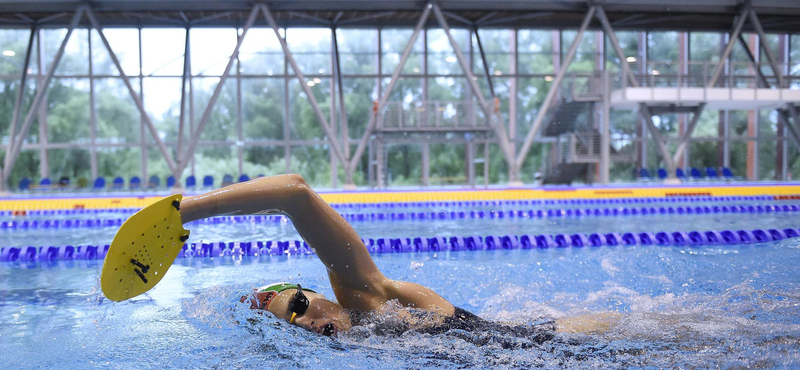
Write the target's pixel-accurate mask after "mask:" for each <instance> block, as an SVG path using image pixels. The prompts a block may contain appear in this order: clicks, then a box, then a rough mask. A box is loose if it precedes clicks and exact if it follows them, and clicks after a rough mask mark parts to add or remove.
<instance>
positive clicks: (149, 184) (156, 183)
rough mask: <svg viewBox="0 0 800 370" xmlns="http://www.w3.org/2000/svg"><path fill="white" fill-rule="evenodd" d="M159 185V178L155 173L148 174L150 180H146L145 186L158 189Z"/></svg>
mask: <svg viewBox="0 0 800 370" xmlns="http://www.w3.org/2000/svg"><path fill="white" fill-rule="evenodd" d="M159 186H161V179H160V178H158V176H156V175H153V176H150V180H149V181H147V188H148V189H158V187H159Z"/></svg>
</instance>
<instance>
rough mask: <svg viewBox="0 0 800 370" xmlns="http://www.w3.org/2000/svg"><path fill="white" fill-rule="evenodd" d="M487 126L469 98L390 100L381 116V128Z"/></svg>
mask: <svg viewBox="0 0 800 370" xmlns="http://www.w3.org/2000/svg"><path fill="white" fill-rule="evenodd" d="M470 129H474V130H487V129H489V125H488V124H487V122H486V119H485V118H484V116H483V114H482V112H481V111H480V108H478V107H477V106H476V105H475V104H474V103H472V102H470V101H459V102H442V101H424V102H415V103H410V104H407V103H403V102H389V103H387V104H386V107H385V108H384V109H383V111H382V112H381V116H380V119H379V120H378V130H379V131H449V130H470Z"/></svg>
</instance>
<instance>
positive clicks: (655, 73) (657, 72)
mask: <svg viewBox="0 0 800 370" xmlns="http://www.w3.org/2000/svg"><path fill="white" fill-rule="evenodd" d="M650 74H651V75H653V76H658V75H660V74H661V72H659V71H658V70H657V69H654V70H653V71H652V72H650Z"/></svg>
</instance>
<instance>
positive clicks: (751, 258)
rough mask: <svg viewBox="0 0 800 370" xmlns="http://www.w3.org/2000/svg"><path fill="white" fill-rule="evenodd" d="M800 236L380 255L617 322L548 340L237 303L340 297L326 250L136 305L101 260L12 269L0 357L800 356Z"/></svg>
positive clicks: (443, 280) (694, 359) (30, 361)
mask: <svg viewBox="0 0 800 370" xmlns="http://www.w3.org/2000/svg"><path fill="white" fill-rule="evenodd" d="M799 246H800V240H797V239H793V240H786V241H782V242H776V243H768V244H760V245H750V246H734V247H699V248H692V247H685V248H681V247H656V246H649V247H646V246H637V247H599V248H588V247H587V248H564V249H549V250H513V251H506V250H500V251H485V252H452V253H424V254H389V255H386V254H384V255H377V256H375V261H376V264H377V265H378V266H379V267H380V268H381V270H383V271H384V272H385V274H386V275H387V276H389V277H391V278H395V279H399V280H409V281H414V282H418V283H420V284H423V285H426V286H430V287H431V288H433V289H434V290H436V291H437V292H439V293H440V294H441V295H443V296H444V297H445V298H447V299H448V300H450V301H451V302H453V303H454V304H455V305H457V306H460V307H463V308H465V309H467V310H469V311H472V312H474V313H476V314H479V315H480V316H481V317H483V318H485V319H489V320H494V321H498V322H504V323H509V324H529V323H532V322H535V321H536V320H541V318H542V317H546V318H555V319H558V320H574V318H576V317H579V318H580V317H587V316H588V317H590V318H591V319H593V320H596V319H597V318H598V317H600V318H602V319H603V320H606V321H609V322H611V323H612V324H613V325H606V326H607V327H608V330H606V331H602V332H598V333H589V334H579V333H576V334H570V333H557V334H556V335H555V338H554V339H553V340H551V341H548V342H545V343H543V344H538V343H536V342H535V341H532V340H531V339H530V338H524V337H523V338H519V337H509V336H504V335H501V334H500V333H493V332H475V333H470V332H463V331H451V332H449V333H447V334H442V335H429V334H421V333H417V332H405V333H403V334H400V335H378V334H376V333H375V332H376V330H375V328H376V327H377V326H379V325H384V324H387V322H386V321H385V320H391V318H388V319H387V318H386V317H374V318H371V319H370V320H366V321H365V322H364V323H363V324H362V325H360V326H358V327H356V328H354V329H353V330H351V331H349V332H346V333H343V334H342V335H341V336H340V337H339V338H336V339H331V338H326V337H322V336H319V335H316V334H313V333H309V332H306V331H304V330H302V329H299V328H297V327H294V326H292V325H289V324H288V323H286V322H283V321H279V320H276V319H274V318H273V317H271V316H269V315H258V314H256V313H254V312H253V311H251V310H249V309H245V308H244V307H243V305H241V304H239V303H238V298H239V297H240V295H241V294H242V293H244V292H247V291H249V290H250V289H252V287H255V286H260V285H263V284H265V283H268V282H273V281H291V282H301V283H303V284H304V286H308V287H311V288H314V289H315V290H318V291H320V292H321V293H323V294H325V295H326V296H328V297H333V292H332V290H331V288H330V287H329V285H328V281H327V273H326V271H325V268H324V267H323V266H322V265H321V264H320V263H319V261H318V260H317V259H316V257H313V256H312V257H302V256H301V257H271V258H268V259H265V260H258V259H248V258H244V259H237V260H234V259H231V258H227V259H214V260H211V259H202V260H200V259H198V260H180V261H178V262H177V264H176V265H175V266H173V267H172V268H171V269H170V270H169V272H168V274H167V275H166V276H165V278H164V280H162V282H161V284H159V286H157V287H156V288H155V289H153V290H151V291H150V292H148V293H147V294H145V295H143V296H140V297H137V298H135V299H132V300H130V301H127V302H123V303H113V302H110V301H108V300H107V299H105V298H104V297H103V296H102V293H101V292H100V290H99V280H98V276H99V272H100V265H99V264H97V265H89V267H83V268H77V267H68V265H66V264H62V265H57V267H56V268H50V269H46V268H34V269H29V270H24V269H22V268H18V267H14V266H3V267H2V268H0V343H2V346H1V347H0V348H2V350H0V368H3V369H13V368H53V367H58V368H61V369H72V368H81V369H84V368H104V369H105V368H112V369H113V368H117V369H130V368H139V369H149V368H153V369H162V368H225V369H228V368H247V369H249V368H313V369H327V368H330V369H338V368H380V369H385V368H388V369H406V368H414V369H417V368H447V369H452V368H489V367H494V368H531V367H543V368H587V369H589V368H631V367H633V368H636V367H644V368H685V367H698V366H699V367H711V368H713V367H720V368H753V367H755V368H782V367H797V366H800V339H799V338H800V274H797V272H796V266H798V265H800V254H798V251H797V249H798V247H799ZM395 309H396V308H395ZM382 320H383V321H382Z"/></svg>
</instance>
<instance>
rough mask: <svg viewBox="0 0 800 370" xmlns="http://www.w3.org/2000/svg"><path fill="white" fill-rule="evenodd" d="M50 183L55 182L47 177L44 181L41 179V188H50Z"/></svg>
mask: <svg viewBox="0 0 800 370" xmlns="http://www.w3.org/2000/svg"><path fill="white" fill-rule="evenodd" d="M50 185H53V183H52V182H51V181H50V179H48V178H47V177H45V178H43V179H42V181H39V189H42V190H50Z"/></svg>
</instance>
